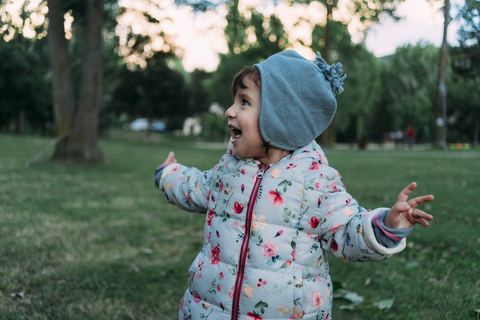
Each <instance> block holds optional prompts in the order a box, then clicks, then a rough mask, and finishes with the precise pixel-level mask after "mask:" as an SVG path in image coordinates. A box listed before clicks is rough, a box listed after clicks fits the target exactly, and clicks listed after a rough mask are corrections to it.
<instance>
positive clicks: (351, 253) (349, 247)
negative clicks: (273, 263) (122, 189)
mask: <svg viewBox="0 0 480 320" xmlns="http://www.w3.org/2000/svg"><path fill="white" fill-rule="evenodd" d="M321 172H322V173H321V178H322V179H321V181H322V182H321V188H320V190H319V191H320V197H319V203H320V205H319V212H318V215H319V216H320V217H319V219H320V225H319V227H320V231H319V232H320V242H321V246H322V248H323V249H325V250H327V251H328V252H330V253H331V254H333V255H334V256H336V257H338V258H340V259H342V260H343V261H382V260H385V259H388V258H389V257H390V256H391V255H392V254H395V253H398V252H400V251H402V250H403V249H404V248H405V246H406V240H405V239H402V241H401V242H400V244H399V245H398V246H396V247H393V248H389V247H386V246H383V245H382V244H381V243H379V242H378V241H377V239H376V237H375V232H374V228H373V224H372V219H373V217H375V216H376V215H377V214H379V213H381V212H383V211H384V210H388V208H377V209H375V210H366V209H364V208H363V207H361V206H360V205H359V204H358V203H357V201H356V200H355V199H354V198H353V197H352V196H351V195H350V194H348V193H347V192H346V189H345V186H344V184H343V181H342V178H341V176H340V174H339V173H338V171H337V170H335V169H333V168H331V167H329V166H323V167H322V169H321Z"/></svg>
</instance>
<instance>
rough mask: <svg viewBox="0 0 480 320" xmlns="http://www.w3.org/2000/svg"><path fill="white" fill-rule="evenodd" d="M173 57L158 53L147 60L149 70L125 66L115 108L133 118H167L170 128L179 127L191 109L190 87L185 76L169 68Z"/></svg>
mask: <svg viewBox="0 0 480 320" xmlns="http://www.w3.org/2000/svg"><path fill="white" fill-rule="evenodd" d="M169 58H171V55H169V54H165V53H163V52H157V53H155V54H154V55H153V56H152V57H151V58H149V59H147V67H146V68H145V69H140V68H136V69H135V70H129V69H128V68H127V67H126V66H124V67H123V70H122V71H121V72H120V74H119V77H118V78H119V84H118V86H117V87H116V88H115V91H114V93H113V97H112V101H111V108H112V109H114V110H115V111H116V112H124V113H126V114H128V115H129V116H131V117H140V116H142V117H146V118H149V119H153V118H154V117H156V118H166V119H168V121H169V126H170V128H172V129H176V128H179V127H180V126H181V123H182V120H183V118H184V116H185V113H186V111H187V108H188V104H187V103H188V102H187V99H186V95H185V90H186V87H185V80H184V78H183V75H182V74H181V73H179V72H178V71H175V70H172V69H170V68H169V66H168V64H167V59H169Z"/></svg>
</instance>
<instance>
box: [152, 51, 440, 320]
mask: <svg viewBox="0 0 480 320" xmlns="http://www.w3.org/2000/svg"><path fill="white" fill-rule="evenodd" d="M342 74H343V71H342V70H341V65H340V64H337V65H332V66H328V65H327V64H326V63H325V61H324V60H323V59H322V58H321V57H320V56H318V57H317V58H316V59H315V61H314V62H311V61H309V60H306V59H305V58H303V57H302V56H300V55H299V54H298V53H296V52H295V51H293V50H287V51H284V52H281V53H278V54H275V55H273V56H271V57H269V58H268V59H267V60H265V61H263V62H261V63H259V64H256V65H254V66H253V67H247V68H244V69H243V70H241V71H240V72H239V73H238V74H237V75H235V77H234V80H233V83H232V96H233V98H234V102H233V105H232V106H231V107H230V108H229V109H228V110H227V111H226V112H225V115H226V117H227V118H228V127H229V129H230V133H231V140H230V143H229V146H228V151H227V153H226V154H225V155H224V156H223V157H222V158H221V159H220V162H219V163H218V164H217V165H216V166H215V167H214V168H213V169H211V170H208V171H199V170H198V169H196V168H189V167H186V166H183V165H180V164H178V163H177V161H176V159H175V158H174V154H173V152H170V154H169V155H168V157H167V159H166V161H165V162H164V164H163V165H161V166H160V167H159V168H158V169H157V170H156V171H155V185H156V186H157V187H158V188H159V189H160V190H162V191H163V193H164V196H165V199H166V200H167V201H168V202H170V203H173V204H176V205H177V206H179V207H180V208H182V209H185V210H187V211H195V212H200V213H206V220H205V229H204V233H203V248H202V250H201V251H200V253H199V254H198V255H197V257H196V259H195V261H194V262H193V264H192V266H191V267H190V269H189V274H188V289H187V290H186V292H185V294H184V296H183V299H182V301H181V304H180V311H179V315H178V318H179V319H206V318H207V317H208V318H210V319H225V320H227V319H300V318H305V319H331V316H332V310H331V303H332V299H333V286H332V281H331V279H330V276H329V265H328V260H327V253H331V254H332V255H334V256H336V257H338V258H340V259H341V260H343V261H383V260H385V259H387V258H389V257H390V256H391V255H392V254H394V253H397V252H400V251H402V250H403V248H405V243H406V241H405V237H406V236H407V235H408V234H409V233H410V231H411V230H412V227H413V225H414V224H416V223H419V224H421V225H423V226H428V222H427V221H426V220H431V219H432V216H431V215H429V214H427V213H425V212H423V211H421V210H419V209H418V208H417V206H418V205H419V204H422V203H424V202H428V201H432V200H433V196H432V195H428V196H420V197H416V198H413V199H410V200H408V197H409V195H410V193H411V192H412V191H413V190H414V189H415V187H416V183H411V184H409V185H408V186H407V187H406V188H405V189H403V190H402V191H401V192H400V194H399V196H398V199H397V202H396V203H395V204H394V205H393V206H392V208H391V209H388V208H378V209H375V210H373V211H369V210H366V209H364V208H362V207H360V206H359V204H358V203H357V201H356V200H355V199H354V198H353V197H352V196H351V195H350V194H348V193H347V192H346V190H345V187H344V185H343V182H342V178H341V176H340V174H339V173H338V171H336V170H335V169H333V168H332V167H330V166H329V165H328V161H327V158H326V157H325V154H324V152H323V151H322V149H321V148H320V146H319V145H318V144H317V143H316V142H315V138H316V137H318V136H319V135H320V134H321V133H322V132H323V131H324V130H325V129H326V128H327V127H328V125H329V124H330V122H331V121H332V119H333V116H334V114H335V111H336V108H337V103H336V99H335V94H336V93H341V92H342V91H343V88H342V85H343V80H344V79H345V76H343V77H342Z"/></svg>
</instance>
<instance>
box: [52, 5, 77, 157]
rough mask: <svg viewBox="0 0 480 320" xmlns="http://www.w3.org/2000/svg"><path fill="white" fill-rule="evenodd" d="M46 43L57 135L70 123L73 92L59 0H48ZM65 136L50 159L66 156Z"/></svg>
mask: <svg viewBox="0 0 480 320" xmlns="http://www.w3.org/2000/svg"><path fill="white" fill-rule="evenodd" d="M48 21H49V22H48V45H49V48H50V69H51V71H52V96H53V109H54V115H55V124H56V129H57V137H58V136H60V135H61V134H63V133H64V132H66V131H69V130H70V129H71V127H72V124H73V115H74V110H75V99H74V94H73V84H72V75H71V69H70V61H69V59H68V48H67V40H66V39H65V29H64V21H63V11H62V10H61V0H48ZM67 154H68V139H65V140H62V141H61V142H60V143H59V144H57V146H56V148H55V153H54V155H53V159H55V160H57V159H58V160H61V159H65V158H67Z"/></svg>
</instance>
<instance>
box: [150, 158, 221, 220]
mask: <svg viewBox="0 0 480 320" xmlns="http://www.w3.org/2000/svg"><path fill="white" fill-rule="evenodd" d="M212 172H213V169H212V170H209V171H203V172H202V171H200V170H198V169H196V168H193V167H192V168H189V167H186V166H183V165H181V164H178V163H177V161H176V159H175V156H174V153H173V152H170V153H169V155H168V157H167V159H166V160H165V162H164V163H163V164H162V165H161V166H160V167H159V168H157V170H156V171H155V186H156V187H157V188H159V189H160V190H161V191H162V192H163V195H164V197H165V199H166V200H167V201H168V202H170V203H172V204H175V205H176V206H178V207H180V208H181V209H184V210H187V211H194V212H199V213H205V212H206V211H207V205H208V198H209V195H210V188H211V182H212Z"/></svg>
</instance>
